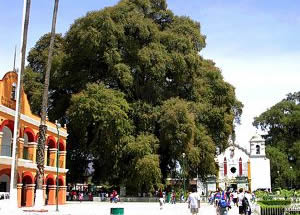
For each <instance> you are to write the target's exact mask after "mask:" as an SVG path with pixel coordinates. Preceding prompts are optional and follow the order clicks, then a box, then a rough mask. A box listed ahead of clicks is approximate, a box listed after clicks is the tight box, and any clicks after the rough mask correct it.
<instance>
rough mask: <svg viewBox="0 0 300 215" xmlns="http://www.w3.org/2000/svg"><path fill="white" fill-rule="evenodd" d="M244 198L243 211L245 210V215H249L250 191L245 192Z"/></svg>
mask: <svg viewBox="0 0 300 215" xmlns="http://www.w3.org/2000/svg"><path fill="white" fill-rule="evenodd" d="M245 198H246V199H244V209H245V214H246V215H251V213H252V210H251V208H252V194H251V193H250V191H246V192H245Z"/></svg>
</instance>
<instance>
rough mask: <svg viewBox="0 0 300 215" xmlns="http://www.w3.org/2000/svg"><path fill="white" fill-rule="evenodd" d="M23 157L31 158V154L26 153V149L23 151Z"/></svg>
mask: <svg viewBox="0 0 300 215" xmlns="http://www.w3.org/2000/svg"><path fill="white" fill-rule="evenodd" d="M23 159H25V160H33V154H31V153H28V151H27V150H24V151H23Z"/></svg>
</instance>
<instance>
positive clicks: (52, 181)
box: [45, 174, 55, 186]
mask: <svg viewBox="0 0 300 215" xmlns="http://www.w3.org/2000/svg"><path fill="white" fill-rule="evenodd" d="M45 185H47V186H48V185H55V179H54V175H52V174H48V175H47V177H46V178H45Z"/></svg>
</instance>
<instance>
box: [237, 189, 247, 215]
mask: <svg viewBox="0 0 300 215" xmlns="http://www.w3.org/2000/svg"><path fill="white" fill-rule="evenodd" d="M244 197H245V194H244V191H243V188H240V189H239V194H238V206H239V214H245V209H244V205H243V200H244Z"/></svg>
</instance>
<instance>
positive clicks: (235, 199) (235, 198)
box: [232, 190, 238, 207]
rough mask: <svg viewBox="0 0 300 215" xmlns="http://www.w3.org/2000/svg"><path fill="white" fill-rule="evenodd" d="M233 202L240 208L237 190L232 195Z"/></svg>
mask: <svg viewBox="0 0 300 215" xmlns="http://www.w3.org/2000/svg"><path fill="white" fill-rule="evenodd" d="M232 201H233V204H234V205H236V206H237V207H238V193H237V191H236V190H234V191H233V193H232Z"/></svg>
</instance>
